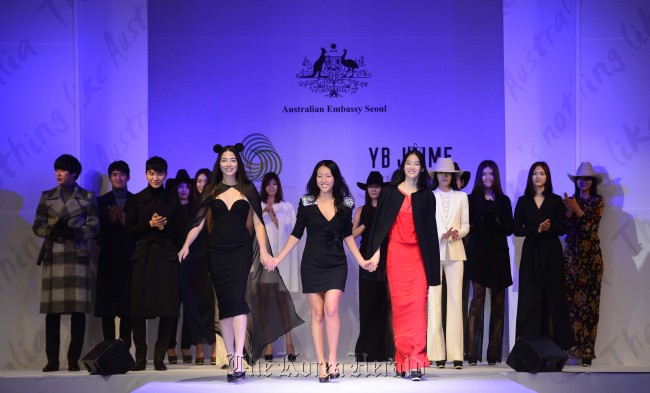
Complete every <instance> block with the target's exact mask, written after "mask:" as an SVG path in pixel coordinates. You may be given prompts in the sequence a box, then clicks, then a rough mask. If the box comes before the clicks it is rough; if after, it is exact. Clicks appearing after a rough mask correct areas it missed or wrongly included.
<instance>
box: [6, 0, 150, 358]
mask: <svg viewBox="0 0 650 393" xmlns="http://www.w3.org/2000/svg"><path fill="white" fill-rule="evenodd" d="M146 11H147V9H146V2H145V1H143V0H142V1H137V0H125V1H120V2H87V1H65V0H61V1H58V0H53V1H42V0H25V1H3V2H2V3H1V4H0V26H2V27H0V108H1V109H0V309H2V323H1V324H0V336H1V337H3V340H2V342H1V343H0V368H2V369H29V368H31V369H40V368H42V367H43V366H44V365H45V354H44V345H45V342H44V339H45V332H44V325H45V324H44V321H45V318H44V316H43V315H42V314H39V301H40V288H41V269H40V268H39V267H37V266H36V259H37V256H38V253H39V249H40V245H41V240H42V239H40V238H37V237H36V236H34V234H33V233H32V222H33V220H34V216H35V211H36V206H37V204H38V201H39V198H40V195H41V191H43V190H46V189H50V188H53V187H55V186H56V179H55V173H54V168H53V163H54V160H55V159H56V157H58V156H59V155H61V154H64V153H69V154H73V155H75V156H76V157H77V158H79V160H80V161H81V163H82V167H83V169H82V173H81V177H80V178H79V179H78V183H79V184H80V185H81V186H82V187H84V188H86V189H89V190H92V191H94V192H100V190H101V191H105V190H107V189H108V187H110V185H109V184H108V183H107V179H106V177H107V176H106V170H107V167H108V164H109V163H110V161H113V160H117V159H123V160H126V161H127V162H129V164H131V166H132V168H133V169H134V172H136V173H142V176H140V177H139V182H138V180H135V179H134V180H135V181H134V182H132V183H131V185H132V186H135V188H141V187H143V186H144V184H146V182H145V181H144V174H143V172H144V161H145V159H146V157H147V151H146V150H147V138H148V130H147V128H148V123H147V85H146V83H147V40H148V37H147V14H146ZM134 167H135V168H134ZM138 184H139V185H138ZM93 287H94V281H93ZM93 289H94V288H93ZM69 326H70V324H69V317H64V318H63V323H62V340H61V344H62V345H61V346H62V350H61V354H62V356H61V359H62V361H63V363H62V367H67V364H66V360H65V355H64V354H65V353H66V351H67V346H68V343H69V335H68V331H69ZM101 339H102V337H101V328H100V324H99V323H98V321H97V320H96V319H95V318H92V317H89V318H88V323H87V331H86V342H85V345H84V350H85V349H90V348H92V347H94V346H95V344H96V343H97V342H99V341H101Z"/></svg>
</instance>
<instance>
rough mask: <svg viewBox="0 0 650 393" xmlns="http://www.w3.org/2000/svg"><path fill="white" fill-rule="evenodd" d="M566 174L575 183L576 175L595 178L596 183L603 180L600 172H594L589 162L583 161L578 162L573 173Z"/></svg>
mask: <svg viewBox="0 0 650 393" xmlns="http://www.w3.org/2000/svg"><path fill="white" fill-rule="evenodd" d="M567 176H569V179H571V181H572V182H574V183H575V181H576V178H578V177H592V178H594V179H596V184H600V183H602V182H603V175H602V173H596V172H595V171H594V167H593V166H591V163H590V162H583V163H580V166H579V167H578V170H576V174H575V175H571V174H570V173H567Z"/></svg>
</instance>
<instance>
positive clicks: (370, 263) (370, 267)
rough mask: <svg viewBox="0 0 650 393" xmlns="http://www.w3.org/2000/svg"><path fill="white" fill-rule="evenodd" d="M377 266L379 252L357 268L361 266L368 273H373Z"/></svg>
mask: <svg viewBox="0 0 650 393" xmlns="http://www.w3.org/2000/svg"><path fill="white" fill-rule="evenodd" d="M378 265H379V251H377V252H376V253H375V255H373V256H372V258H370V259H368V260H367V261H364V262H363V263H359V266H361V267H362V268H363V269H366V270H367V271H369V272H374V271H375V270H377V266H378Z"/></svg>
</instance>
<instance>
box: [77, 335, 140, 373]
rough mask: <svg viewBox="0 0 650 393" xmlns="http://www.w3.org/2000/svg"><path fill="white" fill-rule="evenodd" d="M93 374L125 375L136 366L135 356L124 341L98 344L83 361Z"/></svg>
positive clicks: (109, 341) (106, 341) (108, 341)
mask: <svg viewBox="0 0 650 393" xmlns="http://www.w3.org/2000/svg"><path fill="white" fill-rule="evenodd" d="M81 363H82V364H83V365H84V367H86V369H87V370H88V371H89V372H90V373H91V374H99V375H111V374H124V373H126V372H127V371H129V370H131V367H133V365H134V364H135V361H134V360H133V356H131V354H130V353H129V350H128V349H127V348H126V345H125V344H124V341H122V340H105V341H102V342H100V343H99V344H97V346H96V347H95V348H93V349H92V350H91V351H90V352H88V353H87V354H86V356H84V357H83V358H82V359H81Z"/></svg>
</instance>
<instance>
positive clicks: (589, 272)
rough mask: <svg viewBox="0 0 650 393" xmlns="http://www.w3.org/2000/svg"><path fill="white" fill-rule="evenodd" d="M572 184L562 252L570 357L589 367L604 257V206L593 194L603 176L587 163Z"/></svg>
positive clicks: (580, 169) (601, 200)
mask: <svg viewBox="0 0 650 393" xmlns="http://www.w3.org/2000/svg"><path fill="white" fill-rule="evenodd" d="M569 178H570V179H571V181H573V182H574V183H575V194H574V196H573V197H569V196H568V195H567V194H566V193H565V194H564V204H565V206H566V212H567V234H566V239H565V242H566V246H565V249H564V263H565V268H566V283H567V297H568V302H569V320H570V323H571V327H572V329H573V335H574V340H575V342H576V346H575V347H573V348H572V350H571V354H572V355H573V356H575V357H576V358H580V359H582V365H583V366H586V367H588V366H591V360H592V359H594V358H595V357H596V355H595V354H594V345H595V343H596V332H597V329H598V316H599V304H600V286H601V282H602V279H603V257H602V254H601V252H600V240H599V239H598V227H599V225H600V219H601V217H602V216H603V210H604V206H605V203H604V201H603V197H602V196H600V195H598V194H597V193H596V186H597V184H599V183H600V182H601V181H602V175H600V174H596V173H595V172H594V169H593V167H592V166H591V164H590V163H588V162H583V163H582V164H580V166H579V167H578V170H577V171H576V175H575V176H572V175H569Z"/></svg>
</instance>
